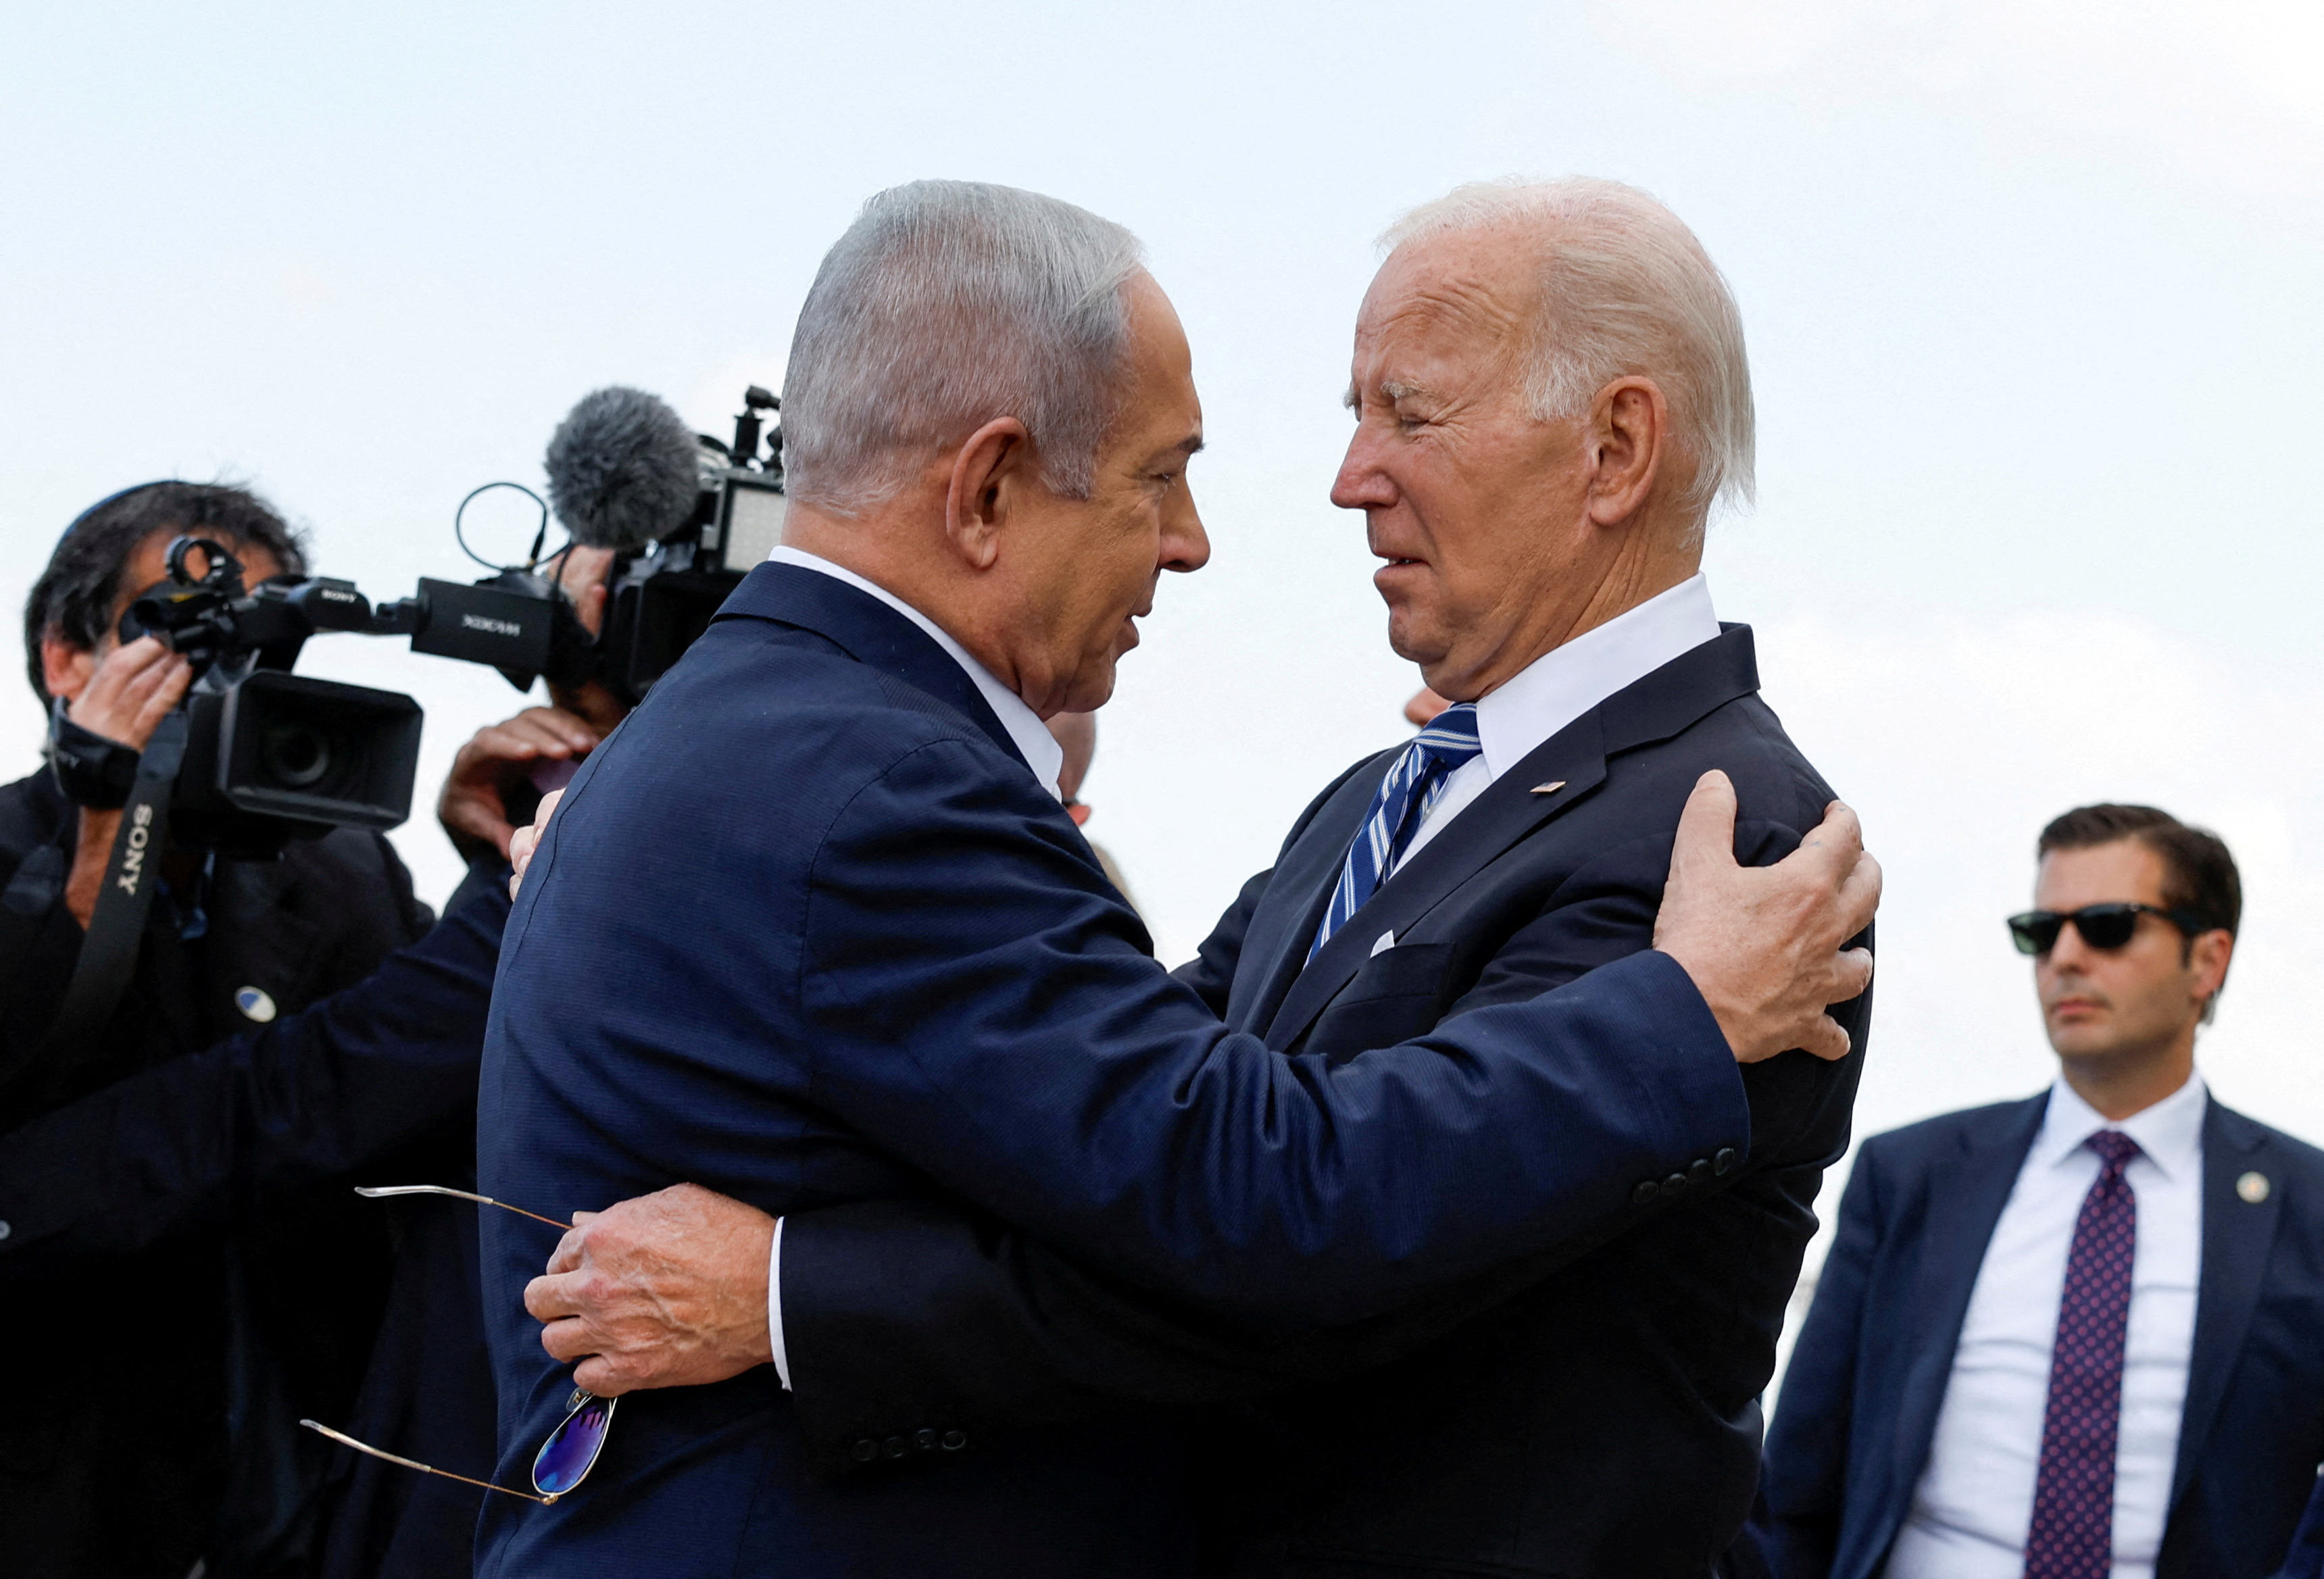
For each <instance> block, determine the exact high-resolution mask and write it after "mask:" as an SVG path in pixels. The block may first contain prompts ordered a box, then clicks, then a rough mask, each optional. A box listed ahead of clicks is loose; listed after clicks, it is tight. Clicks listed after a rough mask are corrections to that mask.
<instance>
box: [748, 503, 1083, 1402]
mask: <svg viewBox="0 0 2324 1579" xmlns="http://www.w3.org/2000/svg"><path fill="white" fill-rule="evenodd" d="M767 563H768V564H770V565H797V566H798V567H799V568H800V569H801V570H814V571H820V572H821V573H822V574H825V575H827V576H830V577H832V578H833V579H834V580H835V581H844V582H845V583H847V584H848V585H849V586H852V587H853V588H854V589H855V590H856V591H857V592H869V593H871V596H873V597H875V598H877V599H879V600H880V601H881V602H883V603H885V604H887V605H888V607H890V609H893V610H896V612H897V613H899V614H901V615H902V616H903V617H904V618H905V619H907V620H910V621H911V622H912V623H913V624H915V625H917V626H918V627H919V628H920V629H922V630H925V631H927V633H928V637H929V638H930V639H931V640H933V641H934V642H935V643H936V645H937V646H938V647H942V648H944V649H945V652H947V653H949V654H951V655H952V660H953V662H954V663H956V664H958V665H959V666H961V668H962V670H963V671H964V673H966V675H968V678H969V681H970V683H971V684H973V685H974V686H975V687H976V690H977V694H979V695H981V696H982V697H983V698H984V700H985V703H986V705H988V706H989V707H991V709H992V712H993V716H994V717H996V718H998V719H999V720H1000V721H1001V728H1002V729H1003V730H1007V731H1008V734H1009V739H1010V740H1011V741H1012V742H1013V743H1014V744H1015V745H1016V747H1017V750H1018V754H1019V755H1020V756H1022V757H1024V758H1025V760H1026V762H1027V763H1028V765H1029V766H1030V767H1032V769H1033V776H1034V777H1035V778H1036V779H1037V780H1038V781H1039V782H1040V785H1041V787H1042V788H1043V789H1046V790H1047V791H1048V792H1049V793H1050V794H1053V795H1056V794H1057V775H1058V774H1060V773H1062V772H1064V771H1065V748H1064V747H1062V746H1060V745H1058V744H1057V739H1056V736H1055V735H1052V734H1051V733H1049V726H1048V725H1047V724H1045V723H1043V722H1042V721H1041V717H1040V715H1039V714H1038V713H1037V712H1035V711H1033V710H1032V709H1031V708H1029V707H1028V706H1026V705H1025V699H1024V698H1023V697H1021V696H1019V695H1018V694H1017V693H1015V692H1014V691H1011V690H1010V689H1009V687H1008V686H1006V685H1003V684H1001V682H1000V681H998V680H996V679H994V678H993V677H992V671H991V670H990V669H988V668H986V667H985V666H983V665H982V664H980V663H978V662H977V661H976V660H975V659H974V658H973V657H971V656H968V649H967V648H966V647H963V646H961V645H960V643H958V642H956V641H954V639H953V638H952V637H951V635H950V634H949V633H948V632H947V631H945V629H944V628H943V627H942V626H940V625H938V624H937V623H936V621H935V620H931V619H929V618H928V617H927V615H926V614H923V613H921V612H920V611H919V610H918V609H915V608H913V607H912V606H911V605H910V604H909V603H907V602H906V601H904V600H903V599H901V598H899V597H898V596H897V595H896V594H895V593H893V592H890V591H889V590H888V589H887V588H886V587H883V586H881V585H880V584H879V583H877V582H872V581H866V580H865V579H864V578H863V577H862V576H860V575H858V574H855V573H854V572H853V571H852V570H849V569H847V568H845V567H844V566H843V565H834V564H833V563H832V562H831V561H830V560H828V559H824V558H821V557H819V556H817V555H813V554H809V553H808V552H807V551H806V550H805V549H803V548H792V547H788V546H777V547H776V549H775V551H774V552H773V553H771V554H770V555H767ZM1057 798H1058V799H1060V800H1063V799H1064V798H1065V797H1064V796H1063V795H1058V796H1057ZM782 1270H783V1220H782V1219H781V1218H780V1217H777V1218H776V1219H775V1242H774V1244H773V1246H772V1247H771V1248H770V1249H769V1251H768V1252H767V1337H768V1341H769V1342H770V1344H771V1345H772V1346H773V1348H774V1351H775V1375H776V1377H777V1379H779V1381H780V1382H782V1384H783V1389H784V1391H789V1389H790V1385H791V1367H790V1357H789V1356H788V1354H785V1353H784V1352H783V1279H782Z"/></svg>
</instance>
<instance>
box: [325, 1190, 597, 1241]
mask: <svg viewBox="0 0 2324 1579" xmlns="http://www.w3.org/2000/svg"><path fill="white" fill-rule="evenodd" d="M355 1193H356V1194H357V1195H360V1196H367V1197H369V1198H372V1199H374V1200H376V1199H378V1198H380V1197H382V1196H388V1195H448V1196H450V1197H452V1198H454V1199H456V1200H472V1201H474V1202H475V1203H476V1204H477V1205H478V1206H480V1207H500V1209H501V1210H503V1211H504V1212H514V1213H515V1214H516V1215H517V1216H520V1217H530V1218H531V1219H532V1220H533V1221H534V1222H536V1223H546V1224H548V1225H549V1226H550V1227H552V1228H557V1229H560V1230H561V1229H566V1228H570V1227H571V1226H573V1225H572V1224H570V1223H560V1222H558V1220H557V1219H556V1218H555V1217H544V1216H541V1215H540V1214H539V1212H528V1211H526V1210H525V1209H524V1208H523V1207H512V1206H511V1205H509V1204H508V1202H506V1201H504V1200H494V1199H493V1198H492V1197H490V1196H488V1195H472V1194H470V1193H469V1192H468V1191H466V1190H465V1189H452V1188H451V1187H450V1186H448V1185H443V1184H370V1185H364V1184H358V1185H356V1186H355Z"/></svg>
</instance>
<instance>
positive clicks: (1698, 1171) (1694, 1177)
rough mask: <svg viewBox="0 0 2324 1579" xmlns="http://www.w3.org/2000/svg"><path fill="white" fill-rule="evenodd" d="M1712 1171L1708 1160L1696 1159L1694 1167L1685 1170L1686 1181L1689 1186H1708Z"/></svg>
mask: <svg viewBox="0 0 2324 1579" xmlns="http://www.w3.org/2000/svg"><path fill="white" fill-rule="evenodd" d="M1713 1171H1714V1170H1713V1169H1712V1168H1711V1159H1710V1158H1708V1157H1697V1158H1696V1159H1695V1160H1694V1165H1693V1166H1692V1167H1691V1168H1689V1169H1688V1170H1686V1181H1687V1182H1688V1183H1689V1184H1709V1183H1710V1182H1711V1174H1712V1172H1713Z"/></svg>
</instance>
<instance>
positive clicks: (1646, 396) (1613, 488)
mask: <svg viewBox="0 0 2324 1579" xmlns="http://www.w3.org/2000/svg"><path fill="white" fill-rule="evenodd" d="M1669 435H1670V404H1669V402H1668V401H1666V400H1665V399H1663V392H1662V390H1660V389H1659V388H1657V387H1656V386H1655V381H1654V380H1652V379H1647V378H1636V377H1632V378H1620V379H1616V380H1615V381H1613V382H1612V383H1610V384H1608V385H1607V386H1606V387H1605V388H1604V389H1602V390H1599V391H1598V397H1597V399H1594V400H1592V401H1591V403H1590V427H1589V429H1588V431H1587V432H1586V433H1585V434H1584V435H1583V440H1582V442H1583V444H1584V445H1586V446H1587V454H1585V456H1584V460H1585V463H1586V474H1587V476H1588V478H1589V482H1590V502H1589V510H1590V519H1591V522H1592V523H1593V524H1595V525H1598V526H1601V527H1612V526H1619V525H1620V524H1621V523H1622V522H1624V521H1626V520H1628V519H1630V518H1631V517H1632V516H1634V515H1636V514H1637V512H1638V510H1639V508H1640V507H1641V506H1643V505H1644V504H1645V503H1646V499H1647V497H1648V496H1649V495H1650V494H1652V493H1653V492H1654V488H1655V478H1656V477H1657V476H1658V475H1660V474H1661V472H1662V464H1663V451H1664V449H1665V445H1666V443H1667V441H1668V438H1669Z"/></svg>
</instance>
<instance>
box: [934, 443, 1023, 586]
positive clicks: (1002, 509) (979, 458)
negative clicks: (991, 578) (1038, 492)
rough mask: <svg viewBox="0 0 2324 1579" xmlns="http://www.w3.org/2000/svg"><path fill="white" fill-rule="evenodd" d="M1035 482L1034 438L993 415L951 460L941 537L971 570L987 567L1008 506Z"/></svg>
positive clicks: (1005, 522) (995, 556)
mask: <svg viewBox="0 0 2324 1579" xmlns="http://www.w3.org/2000/svg"><path fill="white" fill-rule="evenodd" d="M1036 480H1037V478H1036V469H1035V467H1034V464H1033V436H1032V433H1031V431H1030V430H1029V429H1028V428H1027V427H1026V426H1025V425H1024V424H1023V423H1022V422H1020V421H1019V420H1018V419H1017V418H1014V417H996V418H993V419H992V420H991V421H990V422H988V423H986V424H985V425H984V426H983V427H980V428H978V429H977V430H976V431H975V432H974V433H972V434H970V435H969V436H968V442H967V443H966V444H964V445H961V446H960V448H959V449H958V450H957V451H955V452H954V454H953V458H952V479H951V482H950V485H949V486H948V487H947V488H946V490H945V537H948V538H950V539H951V541H952V546H953V551H954V553H956V554H958V555H960V556H961V558H962V559H964V561H966V562H967V563H968V564H969V565H971V566H972V567H973V568H974V569H977V570H989V569H991V565H992V562H993V561H994V560H996V559H998V558H999V557H1000V556H1001V528H1003V527H1005V526H1007V525H1008V524H1009V515H1010V510H1013V509H1015V508H1016V507H1018V506H1019V505H1020V504H1021V503H1022V502H1023V499H1022V497H1021V496H1022V494H1023V491H1024V490H1025V489H1026V488H1028V487H1029V486H1030V485H1032V483H1033V482H1035V481H1036Z"/></svg>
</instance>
